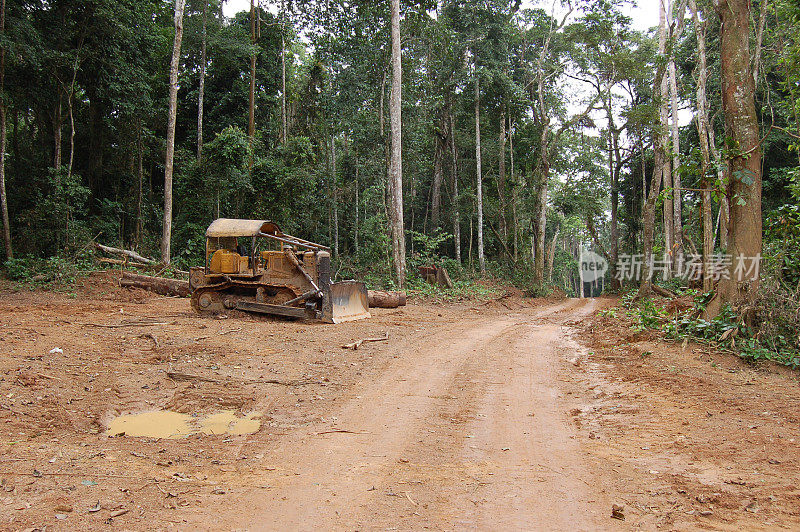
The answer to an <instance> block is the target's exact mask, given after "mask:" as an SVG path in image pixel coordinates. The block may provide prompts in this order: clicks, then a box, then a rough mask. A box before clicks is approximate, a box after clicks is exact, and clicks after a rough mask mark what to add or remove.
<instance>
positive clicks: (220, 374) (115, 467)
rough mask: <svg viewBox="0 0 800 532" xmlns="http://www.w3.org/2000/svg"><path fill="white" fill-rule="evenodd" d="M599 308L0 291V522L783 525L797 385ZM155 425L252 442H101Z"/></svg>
mask: <svg viewBox="0 0 800 532" xmlns="http://www.w3.org/2000/svg"><path fill="white" fill-rule="evenodd" d="M98 286H100V287H101V289H98ZM614 304H615V301H614V300H610V299H599V300H563V301H547V300H530V299H520V298H517V297H509V298H504V299H502V300H498V301H491V302H487V303H481V302H464V303H459V304H450V305H437V304H430V303H429V304H415V303H413V302H412V304H411V305H409V306H408V307H406V308H404V309H399V310H381V309H379V310H377V311H376V312H375V313H374V314H375V315H374V316H373V318H371V319H370V320H366V321H362V322H356V323H349V324H343V325H339V326H327V325H315V324H303V323H292V322H285V321H275V320H258V319H252V318H235V319H234V318H231V319H227V320H215V319H211V318H197V317H196V316H194V315H193V314H192V313H191V311H189V310H188V309H186V302H185V300H176V299H169V298H157V297H153V296H151V295H149V294H145V293H140V292H135V291H134V292H127V291H120V290H119V289H118V288H114V287H113V282H107V283H106V284H105V285H104V284H103V282H102V281H97V280H95V281H94V282H93V284H92V285H91V286H90V287H89V288H87V289H86V290H85V291H83V292H81V293H79V294H77V297H74V298H73V297H70V296H69V295H57V294H49V293H27V292H8V291H7V292H3V293H0V317H1V318H3V320H2V321H1V322H0V346H2V347H4V348H5V351H4V353H5V355H4V356H3V357H2V358H0V371H1V372H2V373H0V393H2V395H0V429H3V430H0V446H1V447H0V449H2V452H0V487H2V491H0V502H2V503H3V504H4V506H5V507H6V508H9V509H10V510H9V511H7V512H4V513H3V515H2V516H0V529H8V530H22V529H26V528H28V527H38V528H41V527H43V526H47V527H48V529H63V530H70V529H78V528H98V527H102V526H106V525H107V526H111V525H114V526H123V527H125V528H128V529H135V530H162V529H180V530H191V529H249V530H295V529H296V530H314V529H321V530H412V529H414V530H416V529H423V528H429V529H434V530H461V529H473V530H599V529H603V530H608V529H612V530H613V529H619V530H627V529H646V530H652V529H680V530H686V529H703V530H704V529H715V530H742V529H748V530H749V529H764V530H772V529H776V528H777V529H797V528H798V527H800V511H798V508H799V507H800V505H799V504H798V502H800V490H798V488H797V483H798V481H800V452H798V441H800V431H799V430H798V422H800V419H798V418H799V417H800V414H798V409H797V407H796V405H797V404H798V401H800V387H799V386H798V379H797V376H796V374H792V373H787V372H784V371H782V370H779V369H777V368H773V367H752V366H747V365H745V364H744V363H742V362H741V361H739V360H738V359H736V358H734V357H731V356H730V355H721V354H719V353H714V352H711V351H708V350H707V349H706V348H704V347H702V346H696V345H693V344H683V345H676V344H666V343H664V342H663V341H661V340H659V339H658V338H656V337H654V336H653V335H652V334H649V333H641V332H635V331H633V330H631V329H630V328H629V327H627V326H626V325H625V322H624V320H620V319H617V318H612V317H610V316H599V315H598V314H597V313H596V311H597V310H600V309H602V308H609V307H612V306H613V305H614ZM21 309H24V312H20V310H21ZM153 320H156V321H153ZM384 333H388V334H389V340H388V341H386V342H374V343H365V344H363V346H362V347H361V348H359V349H358V350H357V351H352V350H347V349H342V348H341V347H340V346H341V345H343V344H345V343H349V342H352V341H354V340H357V339H360V338H367V337H379V336H382V335H383V334H384ZM54 345H57V346H62V347H63V351H64V353H58V352H50V350H51V348H52V347H53V346H54ZM175 371H178V372H183V373H188V374H194V375H197V376H198V377H201V378H200V379H195V380H189V381H184V380H179V381H176V380H175V378H172V377H170V375H174V373H168V372H175ZM153 410H157V411H162V410H166V411H173V412H182V413H185V414H188V415H190V416H207V415H210V414H213V413H215V412H219V411H234V412H235V413H236V415H237V416H240V415H248V416H254V415H258V416H260V419H261V427H260V429H259V430H258V431H257V432H255V433H253V434H249V435H242V436H234V435H230V434H222V435H203V434H196V435H193V436H190V437H188V438H181V439H163V438H155V437H133V436H131V435H118V436H115V435H114V434H111V433H109V432H108V429H107V427H108V422H109V421H110V420H112V419H114V418H115V417H116V416H118V415H120V414H126V413H136V412H143V411H153ZM612 505H618V506H621V507H623V509H622V515H620V516H619V517H622V516H624V520H620V519H612V517H611V510H612Z"/></svg>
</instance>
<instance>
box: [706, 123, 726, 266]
mask: <svg viewBox="0 0 800 532" xmlns="http://www.w3.org/2000/svg"><path fill="white" fill-rule="evenodd" d="M708 147H709V149H710V150H711V158H712V159H713V161H714V166H715V167H716V168H717V187H718V188H720V189H722V188H724V187H725V183H728V182H729V181H730V179H729V177H728V173H729V172H730V169H729V168H728V167H727V166H726V165H724V164H723V162H722V156H721V155H720V153H719V150H717V141H716V134H715V133H714V124H711V123H710V124H709V127H708ZM730 215H731V211H730V204H729V203H728V196H727V194H726V193H724V194H722V195H721V196H720V199H719V213H718V218H719V224H718V225H719V227H718V229H719V245H720V247H721V248H722V249H726V250H727V249H728V226H729V225H730V223H729V222H730V217H731V216H730ZM714 241H716V237H715V238H714Z"/></svg>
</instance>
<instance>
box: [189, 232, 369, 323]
mask: <svg viewBox="0 0 800 532" xmlns="http://www.w3.org/2000/svg"><path fill="white" fill-rule="evenodd" d="M189 285H190V287H191V289H192V299H191V301H192V307H193V308H194V309H195V310H196V311H197V312H199V313H205V314H219V313H222V312H225V311H226V310H242V311H245V312H256V313H262V314H272V315H276V316H285V317H290V318H310V319H320V320H322V321H326V322H329V323H341V322H345V321H353V320H360V319H363V318H369V317H370V314H369V304H368V299H367V289H366V287H365V286H364V284H363V283H360V282H357V281H341V282H337V283H332V282H331V254H330V248H328V247H326V246H323V245H321V244H315V243H314V242H309V241H307V240H303V239H302V238H297V237H294V236H292V235H288V234H286V233H284V232H283V231H281V230H280V228H279V227H278V225H277V224H275V223H273V222H270V221H268V220H235V219H229V218H219V219H217V220H214V222H212V223H211V225H210V226H208V229H207V230H206V253H205V265H204V266H201V267H194V268H191V271H190V275H189Z"/></svg>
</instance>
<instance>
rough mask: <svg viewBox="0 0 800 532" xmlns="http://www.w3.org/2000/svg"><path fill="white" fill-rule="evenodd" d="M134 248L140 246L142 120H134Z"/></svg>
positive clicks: (142, 152)
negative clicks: (135, 162)
mask: <svg viewBox="0 0 800 532" xmlns="http://www.w3.org/2000/svg"><path fill="white" fill-rule="evenodd" d="M136 155H137V156H136V159H137V164H136V230H135V243H136V247H137V248H140V247H141V245H142V188H143V187H142V181H143V180H144V146H143V144H142V119H141V118H137V119H136Z"/></svg>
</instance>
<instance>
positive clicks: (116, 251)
mask: <svg viewBox="0 0 800 532" xmlns="http://www.w3.org/2000/svg"><path fill="white" fill-rule="evenodd" d="M94 246H95V248H97V249H98V250H99V251H103V252H105V253H109V254H112V255H124V256H126V257H128V258H131V259H133V260H135V261H137V262H143V263H145V264H155V263H156V261H154V260H153V259H148V258H147V257H143V256H141V255H139V254H138V253H136V252H135V251H131V250H129V249H120V248H112V247H111V246H104V245H103V244H97V243H96V244H95V245H94Z"/></svg>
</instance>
